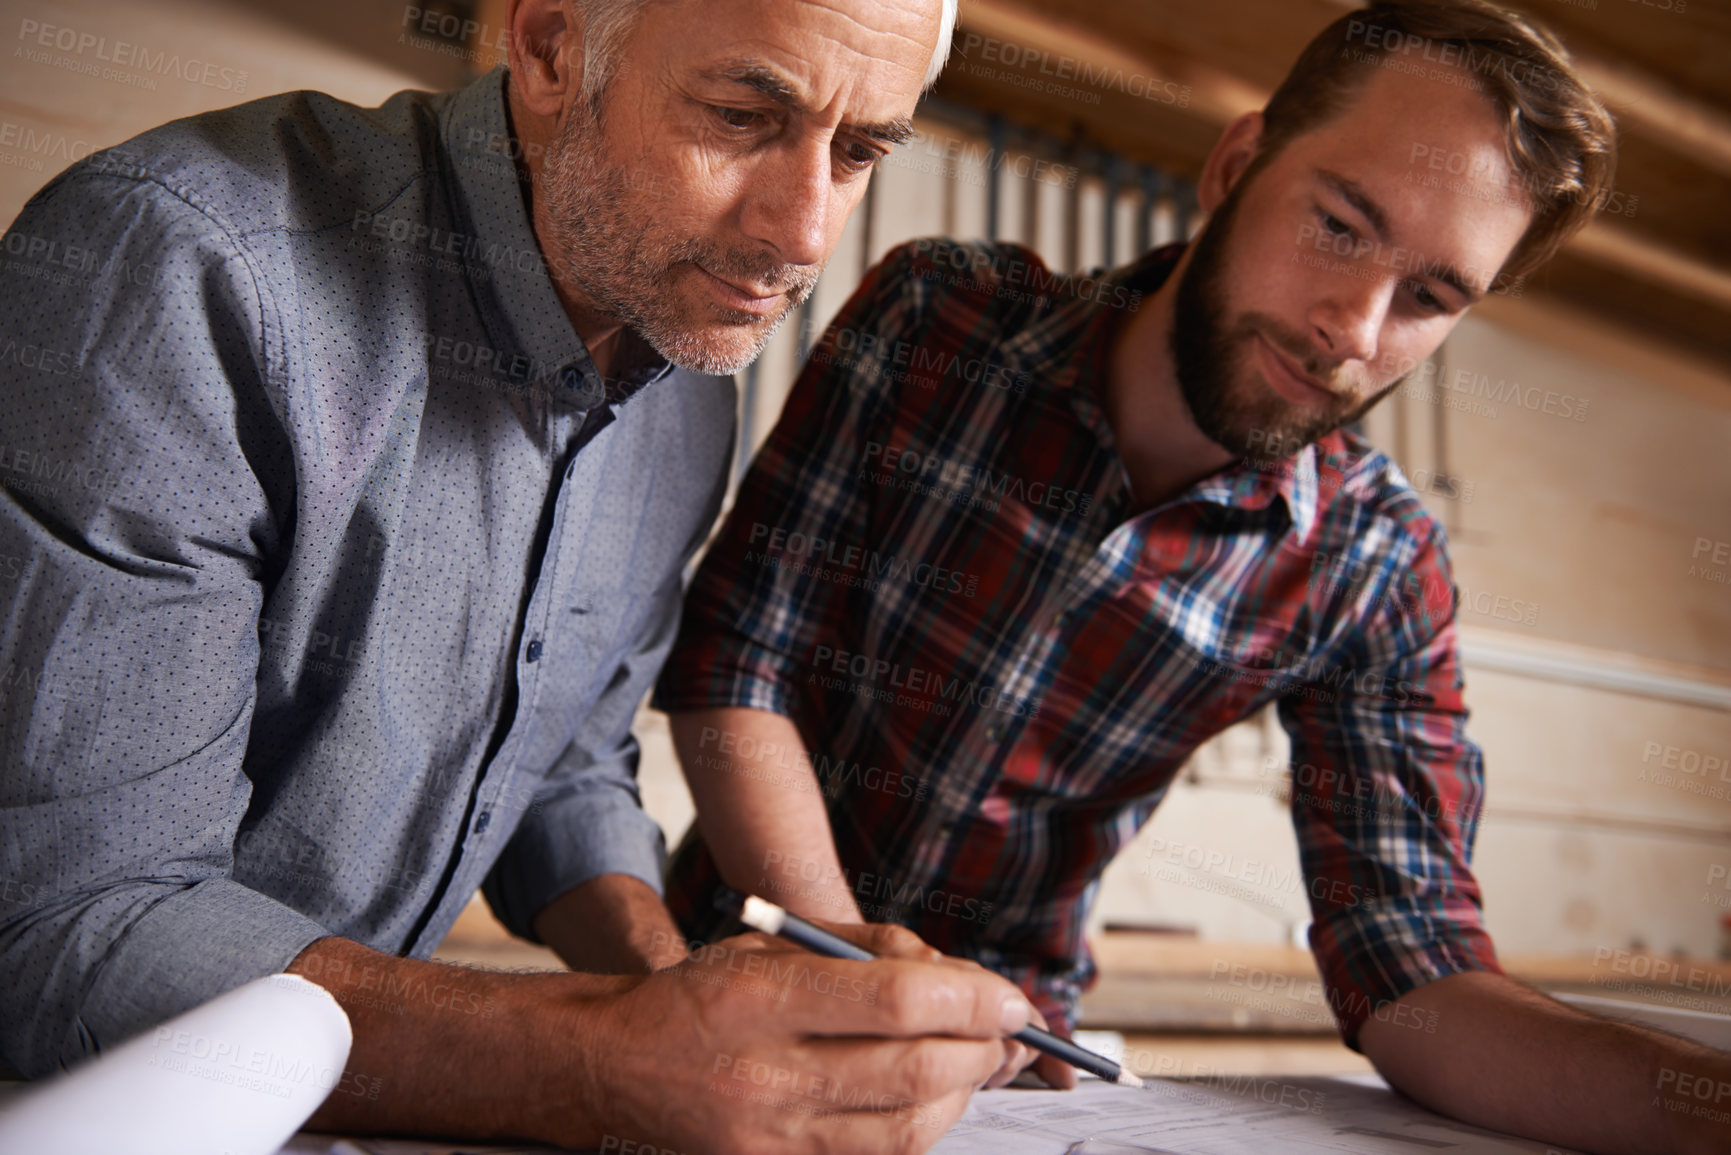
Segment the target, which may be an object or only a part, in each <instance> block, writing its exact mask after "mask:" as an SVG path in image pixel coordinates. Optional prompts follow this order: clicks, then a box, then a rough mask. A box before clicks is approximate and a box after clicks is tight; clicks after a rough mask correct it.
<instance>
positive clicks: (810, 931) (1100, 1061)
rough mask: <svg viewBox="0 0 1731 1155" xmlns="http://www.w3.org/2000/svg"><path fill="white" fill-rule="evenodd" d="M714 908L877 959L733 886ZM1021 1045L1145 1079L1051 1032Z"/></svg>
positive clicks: (1107, 1075) (820, 946)
mask: <svg viewBox="0 0 1731 1155" xmlns="http://www.w3.org/2000/svg"><path fill="white" fill-rule="evenodd" d="M715 905H716V906H717V907H718V908H719V909H721V910H724V911H726V912H727V913H728V914H731V915H733V916H734V917H735V918H737V919H738V920H739V921H740V922H743V923H744V924H745V925H746V926H749V927H751V928H752V929H753V930H760V931H762V932H763V933H764V934H773V935H775V936H777V937H778V938H784V939H786V940H787V941H788V942H791V943H793V944H794V945H795V946H798V947H803V948H804V949H806V950H808V951H810V952H811V953H812V954H821V955H826V956H828V957H830V958H845V959H853V960H855V961H857V962H868V961H870V960H871V959H874V958H876V957H877V956H876V955H874V954H872V953H871V952H870V951H868V950H866V949H864V948H863V947H858V946H855V945H854V944H853V943H851V942H849V941H848V940H847V939H845V938H842V937H841V936H839V935H834V934H831V933H830V932H829V931H827V930H825V929H823V927H821V926H816V925H814V924H812V923H809V922H807V921H806V920H805V919H803V918H801V917H799V915H797V914H794V913H793V912H792V911H788V910H783V909H782V908H781V907H779V906H777V905H775V903H773V902H769V901H767V900H765V899H761V898H758V897H757V896H756V895H754V894H741V893H740V892H739V891H737V890H734V889H732V888H731V887H723V888H722V889H721V893H719V894H718V895H717V896H716V899H715ZM1010 1037H1011V1038H1013V1039H1015V1040H1016V1041H1017V1042H1018V1043H1022V1044H1024V1045H1026V1046H1030V1047H1032V1048H1034V1049H1035V1050H1036V1051H1040V1052H1043V1053H1045V1054H1048V1055H1051V1056H1052V1057H1053V1058H1055V1059H1061V1060H1063V1061H1064V1062H1066V1063H1068V1064H1070V1065H1071V1066H1072V1067H1075V1068H1076V1069H1077V1070H1080V1071H1086V1072H1088V1073H1089V1074H1090V1075H1093V1076H1095V1077H1096V1078H1100V1079H1104V1080H1106V1081H1107V1082H1108V1083H1116V1084H1118V1085H1119V1086H1120V1087H1140V1086H1142V1085H1143V1083H1142V1080H1141V1079H1140V1078H1138V1077H1137V1076H1136V1073H1135V1072H1134V1071H1126V1070H1125V1069H1124V1068H1123V1067H1121V1066H1119V1065H1118V1064H1117V1063H1114V1062H1113V1061H1112V1060H1111V1059H1108V1058H1107V1057H1106V1056H1104V1055H1097V1054H1095V1053H1094V1052H1093V1051H1090V1050H1088V1049H1087V1048H1086V1047H1078V1046H1077V1045H1076V1044H1075V1043H1072V1042H1071V1041H1070V1040H1069V1039H1063V1038H1059V1037H1058V1036H1057V1035H1054V1034H1052V1032H1050V1031H1043V1030H1041V1029H1040V1028H1039V1027H1036V1026H1033V1025H1029V1026H1026V1027H1023V1028H1022V1029H1021V1030H1019V1031H1017V1032H1016V1033H1015V1034H1014V1035H1011V1036H1010Z"/></svg>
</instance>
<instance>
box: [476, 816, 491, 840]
mask: <svg viewBox="0 0 1731 1155" xmlns="http://www.w3.org/2000/svg"><path fill="white" fill-rule="evenodd" d="M492 821H493V812H492V811H491V810H483V811H481V815H480V817H478V818H476V819H475V833H476V834H485V833H487V827H488V826H489V825H491V824H492Z"/></svg>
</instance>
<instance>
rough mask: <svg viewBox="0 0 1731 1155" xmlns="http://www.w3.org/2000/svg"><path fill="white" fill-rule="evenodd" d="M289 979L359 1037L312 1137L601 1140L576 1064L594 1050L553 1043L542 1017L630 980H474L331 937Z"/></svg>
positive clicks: (485, 974)
mask: <svg viewBox="0 0 1731 1155" xmlns="http://www.w3.org/2000/svg"><path fill="white" fill-rule="evenodd" d="M288 973H290V974H298V975H301V976H302V977H304V978H307V979H309V980H311V981H312V982H315V983H318V984H319V985H320V986H322V987H324V988H325V989H326V990H328V991H329V992H330V993H331V994H332V995H333V996H335V998H336V1000H337V1002H338V1003H339V1004H340V1005H341V1006H342V1008H343V1010H344V1012H346V1013H347V1014H348V1016H349V1022H350V1024H351V1026H352V1028H353V1032H354V1043H353V1046H352V1048H351V1049H350V1051H349V1061H348V1067H347V1070H346V1072H345V1074H344V1077H343V1079H342V1080H341V1081H340V1082H339V1083H338V1084H337V1086H336V1089H335V1090H334V1091H333V1092H332V1093H331V1095H330V1096H329V1097H328V1098H327V1099H326V1100H325V1102H324V1104H323V1105H322V1106H321V1107H320V1108H319V1109H318V1111H317V1112H316V1113H315V1114H314V1115H313V1117H312V1119H311V1120H310V1121H309V1122H308V1124H307V1127H308V1128H309V1129H311V1130H325V1131H346V1132H350V1133H360V1134H369V1133H391V1134H400V1135H438V1136H450V1137H460V1138H465V1139H525V1138H534V1139H542V1140H545V1139H547V1138H548V1137H549V1136H551V1135H555V1134H565V1135H573V1134H575V1135H579V1136H593V1137H594V1138H595V1139H599V1137H600V1135H601V1131H602V1129H601V1127H600V1125H599V1122H598V1120H596V1119H595V1118H594V1117H593V1116H591V1115H590V1114H589V1113H588V1112H589V1109H590V1108H591V1107H592V1106H593V1105H594V1103H595V1100H594V1098H593V1097H591V1096H589V1095H586V1094H583V1093H582V1092H583V1088H584V1087H585V1086H587V1085H588V1083H589V1080H588V1079H587V1078H586V1075H587V1073H586V1072H585V1071H584V1070H582V1069H581V1067H582V1062H581V1060H583V1059H584V1058H585V1057H586V1056H588V1055H590V1054H592V1053H593V1050H592V1049H591V1048H588V1047H585V1046H583V1045H582V1042H581V1040H579V1039H566V1040H562V1041H561V1042H562V1043H563V1045H556V1044H555V1041H554V1040H551V1039H549V1038H548V1037H547V1032H548V1030H549V1027H550V1025H551V1024H550V1021H549V1020H550V1016H549V1011H550V1009H551V1008H553V1007H556V1006H561V1005H566V1004H568V1003H569V1002H570V1001H571V1000H572V999H573V997H574V996H575V997H579V998H580V997H581V996H582V995H583V994H585V993H592V994H593V995H594V996H595V997H597V998H601V997H605V996H606V995H609V994H612V993H616V991H617V989H618V988H619V986H620V984H622V983H624V982H627V981H629V980H624V979H620V978H615V977H610V976H602V975H571V974H565V973H549V974H503V973H498V972H492V971H480V970H470V969H467V968H464V967H456V966H448V965H445V964H442V963H432V962H422V961H420V960H418V959H407V958H398V957H396V956H395V955H388V954H382V953H380V952H378V951H375V950H372V949H370V948H368V947H364V946H362V945H360V944H359V943H356V942H352V941H350V940H348V939H342V938H334V937H333V938H322V939H319V940H318V941H317V942H315V943H313V944H312V945H311V946H309V947H307V948H306V949H305V950H304V951H302V952H301V954H300V955H299V956H298V957H297V958H296V959H295V961H294V962H293V963H292V964H290V966H289V968H288ZM573 1021H580V1020H573ZM549 1054H557V1055H558V1057H559V1060H560V1061H558V1062H550V1061H548V1060H549ZM555 1111H557V1112H558V1115H557V1116H556V1117H555V1116H554V1115H553V1112H555Z"/></svg>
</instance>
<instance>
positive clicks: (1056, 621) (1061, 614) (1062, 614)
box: [1052, 610, 1070, 630]
mask: <svg viewBox="0 0 1731 1155" xmlns="http://www.w3.org/2000/svg"><path fill="white" fill-rule="evenodd" d="M1069 620H1070V611H1069V610H1059V611H1058V616H1057V617H1055V618H1053V619H1052V628H1053V629H1055V630H1061V629H1063V628H1064V623H1065V622H1067V621H1069Z"/></svg>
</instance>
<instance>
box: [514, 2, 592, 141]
mask: <svg viewBox="0 0 1731 1155" xmlns="http://www.w3.org/2000/svg"><path fill="white" fill-rule="evenodd" d="M575 18H576V17H575V14H574V13H573V12H572V11H570V10H569V9H568V8H567V0H511V7H510V9H509V10H508V16H507V19H508V20H509V21H510V27H511V51H510V63H511V85H512V87H513V88H515V89H516V90H517V95H518V97H519V99H521V100H522V102H523V105H524V107H525V108H527V109H528V110H529V111H530V112H533V113H534V114H535V115H537V116H544V117H548V118H549V119H553V120H557V119H558V117H559V116H560V115H561V114H562V113H563V112H564V111H565V107H566V105H567V104H568V103H569V101H570V98H571V95H572V94H573V93H575V92H576V91H577V90H578V89H579V88H581V87H582V85H583V35H582V28H581V27H578V26H574V24H573V21H574V20H575Z"/></svg>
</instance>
